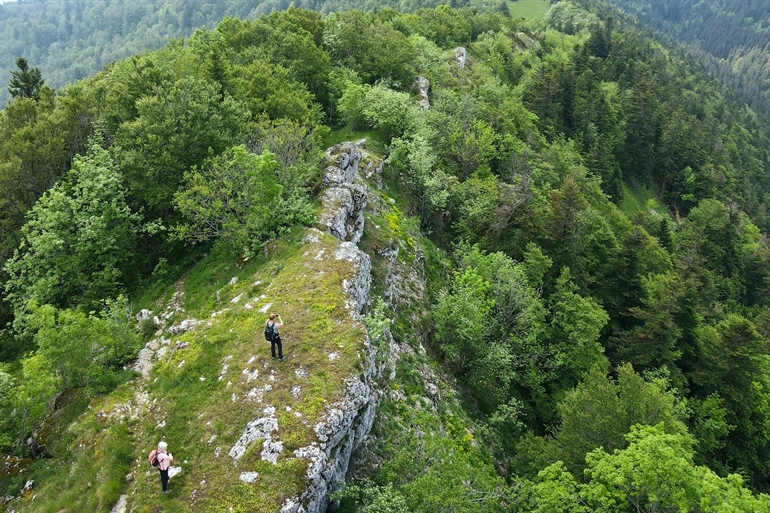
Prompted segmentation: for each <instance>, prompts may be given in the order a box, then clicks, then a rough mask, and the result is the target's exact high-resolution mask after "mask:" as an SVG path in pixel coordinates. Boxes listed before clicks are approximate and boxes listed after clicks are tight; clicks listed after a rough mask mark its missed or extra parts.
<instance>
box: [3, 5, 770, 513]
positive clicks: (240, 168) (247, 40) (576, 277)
mask: <svg viewBox="0 0 770 513" xmlns="http://www.w3.org/2000/svg"><path fill="white" fill-rule="evenodd" d="M26 5H38V4H35V3H30V4H26V3H25V4H20V5H19V7H20V8H21V7H24V6H26ZM43 5H45V4H43ZM61 5H68V4H66V3H65V4H61ZM77 5H79V4H78V3H77V2H74V3H73V4H72V7H71V8H72V11H71V15H70V16H69V17H68V18H66V19H67V20H70V23H72V30H73V34H74V33H76V29H75V25H74V23H75V21H76V19H77V16H78V14H77V13H78V12H81V13H82V12H83V10H82V8H81V7H82V6H81V7H77ZM113 5H114V6H115V8H120V9H133V8H135V7H136V8H138V7H137V6H138V5H141V4H132V5H130V6H129V5H125V6H118V4H113ZM206 5H210V4H206ZM52 8H53V6H49V7H48V9H52ZM212 8H213V6H212ZM3 9H5V12H8V11H9V10H10V7H9V6H3ZM166 12H169V13H170V12H182V13H184V12H187V11H186V10H185V9H179V10H178V11H174V10H173V9H170V8H169V10H167V11H166ZM194 12H197V11H194ZM36 15H45V10H44V9H40V8H38V11H37V12H36ZM29 16H30V17H31V16H32V14H31V13H30V14H29ZM51 16H52V19H55V20H59V21H60V22H61V23H64V28H63V30H64V32H67V29H66V23H65V22H62V21H61V20H62V19H64V18H57V16H58V13H57V15H56V16H54V15H53V14H51ZM89 18H90V17H88V16H84V17H83V19H84V20H85V19H89ZM6 19H7V18H6ZM204 23H205V21H204V20H203V18H200V19H199V18H196V17H195V16H193V17H192V20H191V21H190V22H189V24H191V26H195V25H196V24H201V25H202V24H204ZM162 24H163V25H169V26H170V25H173V26H175V27H177V26H178V27H180V28H182V27H184V26H187V25H186V22H185V21H184V19H182V20H179V19H175V18H174V19H173V20H171V19H169V20H166V21H164V22H162ZM133 25H136V26H139V24H133ZM51 27H53V29H52V30H54V31H55V30H57V28H56V24H55V23H54V22H53V21H52V23H51ZM60 27H61V25H60ZM147 30H149V26H147ZM20 32H22V31H21V29H20ZM126 32H128V28H126ZM2 33H3V34H5V33H6V30H5V29H3V30H2ZM41 34H42V33H41ZM52 34H53V33H52ZM141 34H143V33H141V31H140V33H139V35H137V37H136V40H142V39H143V38H144V39H146V38H147V37H148V36H147V35H146V34H145V35H141ZM51 37H52V38H53V37H54V36H51ZM42 46H43V45H41V47H42ZM458 46H463V47H465V48H466V49H467V52H468V53H467V60H466V61H464V63H463V65H462V66H460V65H459V64H458V62H457V59H456V52H455V49H456V48H457V47H458ZM20 49H21V48H18V49H17V50H20ZM24 50H25V51H24V52H17V53H24V54H25V55H26V56H29V57H30V58H29V59H28V61H29V63H30V66H31V70H33V71H34V69H35V68H36V62H42V57H38V56H36V55H33V54H31V53H30V52H31V51H32V48H31V47H29V48H24ZM70 51H71V50H68V52H70ZM62 52H64V50H63V49H62ZM11 54H12V55H15V53H14V51H12V52H11ZM680 55H685V54H684V52H681V51H679V50H677V49H671V50H669V49H667V48H664V47H663V46H661V45H660V44H659V43H657V42H655V41H653V40H651V39H649V38H647V37H646V36H645V35H644V34H643V33H641V32H640V31H639V30H637V29H636V28H635V27H633V26H631V25H629V24H627V23H625V22H624V21H623V17H622V16H619V15H618V13H617V12H616V11H614V10H613V9H612V8H611V6H609V4H602V5H601V9H595V10H594V12H588V11H585V10H582V9H580V8H578V7H576V6H575V4H573V3H569V2H564V3H557V4H555V5H554V6H553V8H552V10H551V11H550V13H549V15H548V17H547V24H545V25H544V24H542V23H540V22H537V21H535V22H527V21H525V20H522V19H512V18H511V17H510V16H508V15H507V14H506V13H505V12H501V11H499V10H483V9H475V8H468V7H463V8H458V9H455V8H451V7H449V6H439V7H437V8H435V9H417V10H415V11H414V12H413V13H404V12H399V11H397V10H394V9H391V8H383V9H380V10H378V11H377V12H374V13H365V12H362V11H359V10H350V11H344V12H339V13H334V14H330V15H328V16H326V17H322V16H321V15H320V14H319V13H317V12H312V11H309V10H304V9H294V8H290V9H288V10H285V11H280V12H273V13H271V14H269V15H265V16H260V17H257V18H256V19H253V20H239V19H236V18H226V19H225V20H223V21H222V22H221V23H219V24H218V25H216V27H214V28H211V29H206V28H201V29H198V30H196V31H195V32H194V34H193V35H192V36H191V37H190V38H189V39H177V40H174V41H172V42H170V43H169V44H168V45H166V46H165V47H163V48H162V49H159V50H157V51H152V52H144V53H140V54H138V55H134V56H132V57H130V58H127V59H124V60H116V61H114V62H111V63H110V64H109V65H108V66H106V67H105V69H104V70H103V71H101V72H99V73H97V74H95V75H93V76H90V77H88V78H85V79H83V80H80V81H78V82H76V83H74V84H71V85H69V86H67V87H64V88H61V89H59V90H54V89H52V88H50V87H48V86H47V85H45V84H41V83H40V82H39V80H45V82H46V83H49V77H48V76H47V75H46V72H45V68H43V69H42V73H41V76H40V77H38V76H37V74H36V73H33V72H31V71H30V72H28V73H26V74H24V73H22V72H21V71H17V72H16V74H15V75H14V78H15V79H16V82H15V83H12V84H11V85H12V87H11V89H13V91H14V93H15V94H14V97H13V99H12V100H11V101H10V102H9V103H8V105H7V106H6V107H5V109H4V110H3V111H2V115H1V116H0V191H1V192H2V195H1V196H0V225H1V226H2V232H0V233H2V240H0V260H1V261H2V269H3V275H2V280H3V303H2V314H3V319H2V320H3V325H4V326H6V327H5V330H4V331H3V338H2V351H1V352H0V358H2V362H3V364H2V367H0V393H1V394H2V395H0V450H2V452H3V454H6V455H10V456H14V457H32V458H33V459H34V460H35V462H34V463H32V464H31V465H30V467H29V468H30V469H31V470H30V471H29V472H31V474H25V475H21V477H19V476H18V475H15V476H11V477H9V478H7V479H5V480H3V481H2V483H3V484H2V486H3V492H4V494H5V495H9V496H13V495H16V494H18V493H20V489H21V488H22V486H23V485H24V482H25V480H26V479H28V478H29V476H30V475H32V476H33V477H34V476H40V475H47V474H45V472H46V471H48V470H47V469H49V468H50V465H49V464H48V463H47V462H48V461H51V460H46V459H45V458H44V457H47V456H51V455H47V454H43V453H42V452H41V451H42V450H41V449H40V448H38V447H36V446H35V443H34V440H35V439H36V438H35V436H31V435H32V434H34V433H36V432H37V431H38V429H39V428H40V426H41V425H42V424H43V423H44V421H45V420H46V419H47V418H48V417H49V415H50V414H51V412H52V411H53V410H54V408H55V405H56V403H57V399H59V398H61V397H62V396H63V395H64V394H66V393H67V392H68V391H72V390H78V391H80V392H79V393H81V394H85V396H86V398H87V399H90V398H94V397H99V396H100V395H102V394H105V393H108V392H110V391H112V390H114V389H115V387H117V386H118V384H119V383H122V382H125V381H126V380H130V379H132V376H131V375H130V372H127V371H125V370H124V365H125V364H126V362H129V361H130V360H131V359H132V358H134V357H135V355H136V352H137V351H138V349H139V347H141V346H142V344H143V342H144V341H145V340H146V338H147V334H146V333H144V332H143V331H142V330H141V329H140V330H139V331H137V329H136V321H135V320H134V314H135V313H136V312H135V311H133V310H132V308H133V305H132V300H133V299H134V298H136V297H138V296H140V295H142V294H146V293H147V291H148V290H152V289H153V287H156V286H160V285H169V284H170V283H173V281H174V279H176V278H177V277H179V276H180V275H182V274H184V273H185V272H186V271H187V270H188V269H189V268H190V266H191V265H192V263H193V262H194V261H195V260H196V259H197V258H198V257H199V255H200V254H201V253H202V252H205V251H209V250H212V248H214V250H218V251H222V252H225V254H227V255H229V258H230V259H231V260H232V261H243V260H244V259H248V258H251V257H254V256H255V255H260V254H262V253H264V251H265V248H266V244H267V242H268V241H269V240H273V239H275V238H276V237H281V236H284V235H286V234H287V233H289V232H290V230H291V227H293V226H298V225H300V226H302V225H307V224H308V223H310V222H311V219H312V216H311V214H312V211H313V208H314V203H313V201H314V196H313V193H314V191H315V190H316V189H317V185H318V181H319V175H320V170H319V162H320V156H321V154H322V151H323V149H324V147H325V145H326V144H328V143H329V142H330V141H334V142H336V141H338V140H340V138H341V137H355V138H357V137H360V136H364V135H365V136H367V137H369V138H370V139H371V141H372V144H373V145H374V146H378V145H379V147H380V148H381V149H382V150H383V153H387V160H386V164H385V168H384V171H383V173H384V176H383V180H384V181H385V182H386V185H387V187H388V190H389V191H392V194H393V195H394V198H395V199H393V203H394V204H398V206H399V207H398V212H400V213H401V216H402V217H403V220H404V223H405V225H404V226H407V227H408V228H402V226H401V225H399V224H398V219H397V217H398V216H396V215H395V212H396V210H395V209H394V210H393V212H394V214H393V215H392V217H390V218H388V219H389V220H386V221H385V222H383V224H385V225H388V223H390V225H389V226H390V228H391V229H392V230H393V232H394V233H396V232H399V231H402V232H403V231H404V230H407V231H409V234H410V235H409V236H408V237H407V236H406V235H403V234H402V236H403V237H404V238H406V239H408V240H409V244H411V251H412V253H413V254H418V253H419V254H420V258H421V259H422V260H423V263H424V265H425V266H426V277H427V278H426V280H427V287H426V296H427V297H426V302H427V306H426V308H424V310H421V311H422V314H421V316H420V317H419V319H417V320H415V318H414V317H413V315H415V314H414V312H413V311H408V310H402V311H396V312H390V314H391V315H392V316H393V317H394V319H395V320H394V323H393V326H392V330H393V333H394V336H395V337H397V338H400V339H402V343H404V344H410V343H412V344H413V345H414V346H415V350H413V351H412V353H414V354H419V353H420V349H421V348H422V343H423V342H424V343H425V345H426V346H427V352H428V354H429V355H430V356H431V357H432V358H435V361H436V362H437V363H436V364H435V365H437V366H440V368H441V369H442V371H441V372H445V373H447V374H448V375H451V376H452V382H453V383H455V385H456V387H457V389H458V395H459V397H460V399H459V401H460V403H461V404H462V405H463V407H464V412H463V415H466V416H467V418H468V419H470V420H469V421H468V424H467V425H462V424H461V422H462V417H461V416H460V415H459V414H446V413H442V414H441V415H438V416H431V413H430V411H429V410H419V411H417V410H409V412H411V413H408V411H407V410H406V409H405V408H404V407H403V405H399V403H397V402H393V401H391V400H390V399H388V397H389V396H386V397H385V398H384V399H383V405H382V414H381V415H382V416H383V418H384V419H385V420H381V424H380V425H379V428H378V437H379V442H380V443H379V445H378V447H377V449H376V451H377V462H378V465H377V466H376V467H375V468H370V469H369V470H368V472H363V473H362V475H359V476H354V477H357V478H361V479H360V480H354V481H353V482H352V483H351V484H350V486H349V487H348V488H347V492H345V493H344V494H343V495H344V498H345V499H346V500H347V501H348V502H347V503H346V504H348V505H353V506H349V507H352V508H356V507H357V508H359V509H358V510H359V511H382V512H386V511H387V512H405V511H443V510H444V509H442V508H443V507H444V506H445V505H446V504H448V503H451V504H452V505H453V508H454V510H455V511H468V512H472V511H510V510H514V511H533V512H547V511H573V512H589V511H606V512H615V511H639V510H641V511H703V512H717V511H770V497H768V496H767V495H764V493H765V492H768V491H770V459H768V455H770V368H768V365H767V362H768V356H770V239H768V237H767V233H768V232H769V231H770V182H769V181H768V171H769V170H770V140H769V139H768V126H767V125H766V124H765V122H764V121H763V119H762V118H760V117H758V116H756V114H755V113H754V112H753V111H752V110H751V109H750V108H749V107H747V106H746V105H745V104H743V103H738V102H736V101H735V100H734V99H731V98H728V97H726V96H725V95H723V94H722V92H721V91H722V86H721V84H720V83H718V82H716V81H715V80H714V79H713V77H711V76H709V75H707V74H706V73H705V72H704V71H703V70H702V69H701V68H700V67H698V66H696V65H694V63H693V62H692V61H690V60H687V59H684V58H682V57H679V56H680ZM32 57H34V58H32ZM115 57H117V54H114V55H113V54H110V56H109V57H107V58H105V57H104V55H103V56H102V59H103V60H105V61H110V60H112V59H113V58H115ZM78 60H81V61H82V60H83V59H82V58H80V59H78ZM28 71H29V70H28ZM82 72H83V73H85V72H86V71H85V69H84V70H83V71H82ZM418 76H422V77H424V78H426V79H427V80H428V81H429V84H430V86H429V90H428V91H429V107H428V108H427V109H426V108H419V107H418V103H417V100H418V98H417V95H416V94H415V91H414V90H413V89H412V84H413V83H414V81H415V79H416V78H417V77H418ZM25 86H30V87H25ZM28 91H31V92H28ZM370 215H374V214H371V213H370ZM418 239H419V240H423V239H424V242H422V243H421V244H422V246H421V249H419V251H418V248H417V244H418V243H417V242H416V241H417V240H418ZM140 328H141V327H140ZM414 358H416V356H415V357H414ZM215 365H219V363H218V362H217V363H215ZM416 374H418V373H417V371H416V370H415V368H411V367H409V366H408V361H405V363H404V364H403V365H402V366H401V367H399V369H398V373H396V376H397V377H396V379H403V380H405V382H407V383H409V382H411V381H414V380H416V379H418V377H416V376H415V375H416ZM215 375H216V373H215ZM195 381H196V382H197V378H196V379H195ZM178 386H180V387H182V386H192V385H189V383H186V384H185V383H179V384H178ZM212 386H213V385H212ZM405 390H406V391H407V392H408V391H409V387H405ZM399 391H400V389H399ZM415 411H417V412H416V413H415ZM406 415H411V416H410V417H409V418H408V420H405V419H406V417H405V416H406ZM399 416H401V417H399ZM388 419H390V420H391V421H389V420H388ZM394 419H395V420H394ZM437 419H438V420H437ZM435 423H440V424H441V426H440V427H434V424H435ZM415 425H416V426H417V427H416V429H417V430H418V431H419V432H420V433H421V434H419V435H415V436H408V437H407V436H403V434H404V433H405V432H409V433H411V432H410V431H407V429H409V428H408V426H415ZM448 447H450V448H451V449H452V451H454V452H452V454H454V455H455V456H453V457H451V458H450V457H444V456H437V455H443V454H445V451H447V450H449V449H447V448H448ZM71 450H73V449H72V447H67V448H63V449H62V453H66V452H67V451H71ZM479 454H480V455H481V456H477V455H479ZM57 457H62V456H57V455H56V454H54V455H53V460H54V461H55V460H56V458H57ZM128 459H129V460H130V457H129V458H128ZM119 468H122V467H119ZM62 469H63V470H62V471H61V473H62V474H63V475H66V474H67V472H68V470H67V468H66V467H62ZM468 469H471V470H468ZM36 472H37V474H36ZM124 474H125V472H124ZM364 478H365V479H364ZM460 481H461V482H462V484H461V485H460V484H458V483H459V482H460ZM88 486H91V484H89V485H88ZM115 486H116V489H119V488H120V486H126V485H125V483H123V484H122V485H115ZM469 490H471V491H469ZM100 493H101V492H100ZM105 493H106V492H105ZM110 493H112V494H114V493H115V491H114V490H113V491H111V492H110ZM82 495H88V494H82ZM112 496H113V495H109V497H112ZM37 500H38V502H37V503H35V502H32V501H30V502H27V503H25V504H26V507H27V508H28V509H29V510H41V511H42V510H47V509H46V508H48V509H53V510H56V509H55V508H54V507H53V505H52V504H53V503H43V502H40V501H41V500H42V499H40V498H38V499H37ZM82 500H87V499H85V498H84V499H82ZM107 502H108V501H105V502H103V503H102V502H100V503H99V504H98V508H97V509H100V510H104V511H107V510H109V507H111V505H110V504H108V503H107ZM14 504H16V505H19V504H20V503H19V502H18V501H17V502H14ZM42 504H46V505H45V506H44V505H42ZM88 504H89V505H90V507H96V506H94V504H93V503H88ZM21 505H22V506H23V505H24V503H22V504H21ZM356 505H357V506H356ZM377 505H378V506H377ZM366 508H369V509H366ZM377 508H380V509H377ZM179 510H183V508H182V509H179ZM352 511H356V509H352Z"/></svg>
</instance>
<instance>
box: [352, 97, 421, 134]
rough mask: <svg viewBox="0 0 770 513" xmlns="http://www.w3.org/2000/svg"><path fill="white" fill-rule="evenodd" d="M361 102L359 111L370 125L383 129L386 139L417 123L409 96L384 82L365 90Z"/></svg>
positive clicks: (409, 130)
mask: <svg viewBox="0 0 770 513" xmlns="http://www.w3.org/2000/svg"><path fill="white" fill-rule="evenodd" d="M343 98H344V97H343ZM362 103H363V105H362V109H361V113H362V114H363V115H364V117H365V118H366V119H367V120H368V121H369V123H370V124H371V126H373V127H374V128H376V129H378V130H382V131H383V133H384V136H385V139H386V140H388V139H391V138H393V137H398V136H401V135H404V134H405V133H408V132H411V131H412V130H414V128H415V126H416V124H417V119H416V118H417V107H416V106H415V105H414V103H413V102H412V99H411V97H410V96H409V95H408V94H406V93H399V92H398V91H394V90H392V89H390V88H388V87H385V85H384V84H381V83H378V84H376V85H375V86H374V87H372V88H371V89H369V90H367V91H366V93H365V94H364V97H363V102H362Z"/></svg>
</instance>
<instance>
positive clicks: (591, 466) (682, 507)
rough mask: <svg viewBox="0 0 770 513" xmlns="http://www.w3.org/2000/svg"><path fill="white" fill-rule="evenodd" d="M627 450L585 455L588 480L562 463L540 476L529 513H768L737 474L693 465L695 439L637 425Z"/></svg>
mask: <svg viewBox="0 0 770 513" xmlns="http://www.w3.org/2000/svg"><path fill="white" fill-rule="evenodd" d="M626 440H627V442H628V446H627V448H626V449H623V450H615V451H614V452H613V453H608V452H607V451H605V450H604V449H601V448H600V449H597V450H595V451H593V452H591V453H590V454H588V455H587V456H586V463H587V464H588V468H587V469H586V472H585V474H586V482H585V483H578V482H577V481H576V480H575V478H574V477H573V476H572V475H571V474H570V473H569V472H567V471H566V470H565V469H564V467H563V465H562V463H561V462H558V463H555V464H553V465H551V466H550V467H548V468H547V469H545V470H544V471H543V472H541V473H540V474H539V476H538V481H537V482H536V484H534V486H533V489H532V492H533V493H532V501H531V503H530V504H529V508H527V509H528V510H530V511H536V512H546V511H556V510H558V511H570V512H589V511H595V512H607V513H609V512H614V511H625V510H627V509H628V510H630V509H637V510H643V511H703V512H722V511H768V510H770V499H769V498H768V497H767V496H766V495H760V496H754V495H752V494H751V492H750V491H749V490H748V489H746V488H745V486H744V484H743V480H742V478H741V477H740V476H739V475H737V474H730V475H728V476H727V477H719V476H718V475H717V474H715V473H714V472H712V471H711V470H709V469H708V468H706V467H701V466H697V465H695V464H693V460H692V448H691V447H692V439H691V438H690V437H689V436H688V435H686V434H676V433H666V432H665V431H664V430H663V429H662V427H661V426H660V425H658V426H654V427H653V426H634V427H632V429H631V431H630V432H629V434H628V435H627V437H626Z"/></svg>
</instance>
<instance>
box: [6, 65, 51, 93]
mask: <svg viewBox="0 0 770 513" xmlns="http://www.w3.org/2000/svg"><path fill="white" fill-rule="evenodd" d="M16 66H17V67H18V68H19V71H11V77H12V78H11V82H10V83H9V84H8V92H9V93H11V96H13V97H14V98H18V97H22V98H32V99H34V100H37V99H38V97H39V96H40V89H41V88H42V87H43V84H44V83H45V80H43V78H42V77H41V75H40V69H39V68H32V69H30V68H29V64H27V59H25V58H24V57H19V58H18V59H16Z"/></svg>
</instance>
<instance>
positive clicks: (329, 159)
mask: <svg viewBox="0 0 770 513" xmlns="http://www.w3.org/2000/svg"><path fill="white" fill-rule="evenodd" d="M362 156H363V155H362V153H361V149H360V148H359V147H358V146H356V145H355V144H354V143H351V142H343V143H340V144H337V145H335V146H332V147H331V148H329V149H328V150H326V159H325V160H324V165H325V168H324V177H323V185H324V187H335V186H337V185H340V184H343V183H352V182H353V178H355V176H356V173H357V172H358V164H359V163H360V162H361V157H362Z"/></svg>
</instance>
